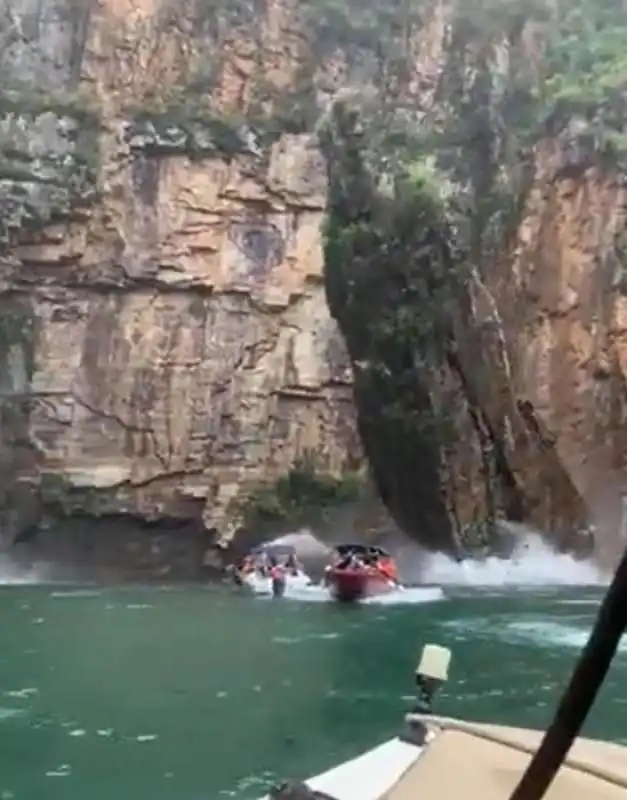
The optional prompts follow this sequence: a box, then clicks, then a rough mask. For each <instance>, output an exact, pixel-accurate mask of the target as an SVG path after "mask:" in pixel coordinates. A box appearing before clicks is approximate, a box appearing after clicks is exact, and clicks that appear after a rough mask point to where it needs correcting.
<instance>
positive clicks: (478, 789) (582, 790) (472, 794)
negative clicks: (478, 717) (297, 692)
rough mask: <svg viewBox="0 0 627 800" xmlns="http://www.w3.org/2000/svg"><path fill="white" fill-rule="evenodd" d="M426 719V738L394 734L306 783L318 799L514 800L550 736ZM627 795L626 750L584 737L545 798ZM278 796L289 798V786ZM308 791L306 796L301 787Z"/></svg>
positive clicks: (619, 799)
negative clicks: (417, 739) (535, 755)
mask: <svg viewBox="0 0 627 800" xmlns="http://www.w3.org/2000/svg"><path fill="white" fill-rule="evenodd" d="M417 718H418V717H417ZM419 719H420V720H421V721H424V722H425V724H426V725H427V729H428V736H429V738H428V740H427V742H426V743H424V744H422V745H419V744H416V743H413V742H412V741H411V738H410V737H404V736H402V737H399V738H397V739H391V740H390V741H388V742H385V743H384V744H382V745H379V747H375V748H374V749H373V750H369V751H368V752H367V753H364V754H363V755H361V756H358V757H357V758H354V759H352V760H351V761H347V762H346V763H344V764H341V765H340V766H338V767H335V768H333V769H330V770H329V771H328V772H324V773H322V774H321V775H317V776H316V777H314V778H311V779H309V780H308V781H306V786H307V788H308V789H309V790H310V791H311V792H312V794H311V795H310V797H312V800H313V798H319V799H320V800H323V799H324V800H326V799H327V798H334V800H383V798H385V800H446V798H450V800H456V799H457V798H460V800H461V798H469V800H507V798H508V797H509V796H510V794H511V792H512V791H513V789H514V788H515V786H516V784H517V783H518V781H519V780H520V777H521V776H522V774H523V772H524V770H525V768H526V767H527V765H528V763H529V760H530V758H531V756H532V755H533V753H534V752H535V751H536V750H537V748H538V745H539V744H540V739H541V737H542V735H543V734H542V732H540V731H534V730H527V729H524V728H510V727H505V726H500V725H482V724H478V723H470V722H464V721H462V720H457V719H449V718H443V717H419ZM626 792H627V748H626V747H621V746H620V745H616V744H611V743H608V742H600V741H596V740H593V739H578V740H577V742H576V743H575V745H574V747H573V748H572V750H571V751H570V753H569V755H568V757H567V759H566V761H565V763H564V765H563V766H562V768H561V770H560V772H559V773H558V775H557V777H556V779H555V781H554V782H553V784H552V785H551V788H550V789H549V790H548V792H547V794H546V798H547V800H625V797H627V794H626ZM272 796H273V797H275V798H279V797H280V798H281V799H282V800H283V798H284V799H285V800H288V797H289V796H290V795H288V794H287V791H286V789H283V790H279V791H278V792H273V795H272ZM301 796H303V797H305V796H306V795H305V794H304V793H302V790H301Z"/></svg>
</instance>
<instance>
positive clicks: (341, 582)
mask: <svg viewBox="0 0 627 800" xmlns="http://www.w3.org/2000/svg"><path fill="white" fill-rule="evenodd" d="M325 582H326V584H327V586H328V587H329V590H330V592H331V595H332V596H333V598H334V599H335V600H338V601H339V602H343V603H354V602H357V601H359V600H363V599H365V598H368V597H374V596H376V595H380V594H389V593H390V592H393V591H395V590H397V589H398V588H399V582H398V571H397V568H396V563H395V562H394V559H393V558H392V556H391V555H390V554H389V553H388V552H387V550H384V548H383V547H375V546H372V545H364V544H341V545H338V546H337V547H336V548H335V552H334V556H333V560H332V562H331V564H329V566H328V567H327V569H326V571H325Z"/></svg>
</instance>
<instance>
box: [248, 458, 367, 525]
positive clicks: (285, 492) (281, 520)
mask: <svg viewBox="0 0 627 800" xmlns="http://www.w3.org/2000/svg"><path fill="white" fill-rule="evenodd" d="M363 487H364V479H363V476H362V475H361V474H359V473H356V472H348V473H345V474H344V475H342V476H334V475H329V474H325V473H321V472H319V471H317V470H316V469H315V467H314V466H313V465H312V464H311V462H309V461H308V460H304V461H301V462H298V463H296V464H295V465H294V466H293V467H292V469H291V470H290V471H289V472H287V473H286V474H285V475H283V476H281V477H280V478H278V480H277V481H275V482H274V483H273V484H264V485H260V486H258V487H257V488H256V489H254V490H253V491H250V492H249V493H248V494H247V496H246V497H245V499H244V500H243V501H241V502H240V516H241V519H242V522H243V526H244V527H245V528H246V529H249V530H257V531H263V530H264V529H265V528H268V527H272V528H276V527H282V526H298V525H303V524H316V523H319V522H323V521H324V520H325V519H326V517H327V516H328V515H329V514H330V513H331V512H332V511H333V510H334V509H337V508H339V507H341V506H344V505H346V504H347V503H351V502H354V501H356V500H358V499H359V497H360V496H361V493H362V490H363Z"/></svg>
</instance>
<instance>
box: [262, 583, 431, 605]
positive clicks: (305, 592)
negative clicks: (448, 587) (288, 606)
mask: <svg viewBox="0 0 627 800" xmlns="http://www.w3.org/2000/svg"><path fill="white" fill-rule="evenodd" d="M249 586H250V587H251V589H252V590H253V593H254V594H255V595H256V596H257V597H259V598H264V599H272V592H271V590H270V587H269V585H268V582H267V581H264V580H262V579H260V580H259V581H258V582H256V583H255V584H251V583H250V582H249ZM282 599H284V600H297V601H300V602H305V603H330V602H335V601H334V600H333V599H332V598H331V595H330V594H329V590H328V589H327V588H326V587H324V586H321V585H320V584H316V583H306V582H303V581H302V580H296V581H292V582H290V581H288V583H287V586H286V589H285V594H284V595H283V598H282ZM443 599H444V592H443V591H442V589H441V588H440V587H439V586H414V587H409V588H400V589H395V590H393V591H391V592H388V593H387V594H381V595H377V596H376V597H367V598H365V599H363V600H360V601H359V602H360V604H362V605H376V606H393V605H418V604H420V603H434V602H436V601H438V600H443Z"/></svg>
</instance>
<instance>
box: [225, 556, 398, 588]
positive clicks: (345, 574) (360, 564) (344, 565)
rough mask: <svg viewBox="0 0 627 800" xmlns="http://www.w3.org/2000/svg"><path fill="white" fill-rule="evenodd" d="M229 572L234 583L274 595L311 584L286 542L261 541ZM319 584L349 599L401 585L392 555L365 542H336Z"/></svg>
mask: <svg viewBox="0 0 627 800" xmlns="http://www.w3.org/2000/svg"><path fill="white" fill-rule="evenodd" d="M229 572H230V574H231V578H232V580H233V582H234V583H235V585H236V586H238V587H240V588H247V589H250V590H252V591H253V592H254V593H255V594H257V593H260V594H266V593H269V594H272V595H273V596H274V597H283V596H284V594H285V592H286V589H287V587H288V586H289V587H290V588H299V589H300V588H303V587H304V586H310V585H311V584H312V581H311V580H310V579H309V578H308V576H307V575H306V574H305V572H304V570H303V567H302V566H301V564H300V562H299V560H298V558H297V556H296V552H295V550H294V548H293V547H290V546H287V545H279V544H273V543H268V544H265V545H260V546H259V547H257V548H255V549H254V550H252V551H251V552H250V553H249V554H248V555H246V556H244V557H243V558H242V559H240V560H239V561H238V562H237V563H236V564H234V565H232V566H231V567H230V569H229ZM321 586H323V587H325V588H327V589H328V590H329V591H330V593H331V595H332V596H333V597H334V598H336V599H340V600H350V601H356V600H359V599H361V598H364V597H368V596H371V595H373V594H381V593H385V592H388V591H390V590H392V589H395V588H401V587H400V584H399V580H398V573H397V567H396V563H395V561H394V559H393V558H392V557H391V555H390V554H389V553H388V552H387V551H386V550H384V549H383V548H381V547H377V546H374V545H364V544H341V545H337V546H336V547H335V548H334V554H333V556H332V558H331V560H330V562H329V563H328V565H327V566H326V568H325V571H324V575H323V578H322V582H321Z"/></svg>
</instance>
